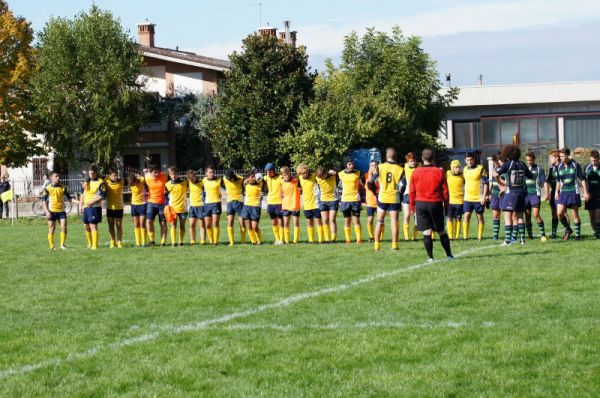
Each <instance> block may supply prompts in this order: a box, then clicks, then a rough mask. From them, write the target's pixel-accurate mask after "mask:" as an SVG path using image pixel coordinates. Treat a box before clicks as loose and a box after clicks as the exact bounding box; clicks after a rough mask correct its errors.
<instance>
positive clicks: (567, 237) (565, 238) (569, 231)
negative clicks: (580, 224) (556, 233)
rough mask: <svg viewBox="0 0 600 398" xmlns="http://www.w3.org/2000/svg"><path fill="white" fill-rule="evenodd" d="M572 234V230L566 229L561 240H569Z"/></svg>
mask: <svg viewBox="0 0 600 398" xmlns="http://www.w3.org/2000/svg"><path fill="white" fill-rule="evenodd" d="M572 234H573V230H572V229H571V228H568V229H567V230H566V231H565V235H564V236H563V240H569V238H570V237H571V235H572Z"/></svg>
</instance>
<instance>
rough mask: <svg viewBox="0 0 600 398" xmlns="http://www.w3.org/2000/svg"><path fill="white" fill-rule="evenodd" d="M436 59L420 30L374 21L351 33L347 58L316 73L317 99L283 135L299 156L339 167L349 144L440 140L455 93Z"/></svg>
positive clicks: (416, 146)
mask: <svg viewBox="0 0 600 398" xmlns="http://www.w3.org/2000/svg"><path fill="white" fill-rule="evenodd" d="M440 88H441V83H440V82H439V80H438V75H437V71H436V69H435V63H434V61H432V60H431V59H430V57H429V55H428V54H427V53H425V52H424V51H423V50H422V48H421V41H420V39H419V38H417V37H409V38H407V37H405V36H403V35H402V33H401V31H400V30H399V28H397V27H396V28H394V30H393V33H392V34H391V35H387V34H385V33H381V32H375V30H374V29H373V28H371V29H369V30H368V31H367V33H366V34H365V35H364V36H363V37H361V38H359V37H358V36H357V34H356V33H352V34H350V35H348V36H346V38H345V42H344V51H343V54H342V63H341V65H340V67H339V68H338V67H335V66H334V65H333V64H332V63H331V62H329V63H328V66H327V71H326V72H325V73H324V75H323V76H321V78H319V79H317V81H316V85H315V99H314V101H312V102H311V103H310V104H308V105H307V106H304V107H303V108H302V110H301V112H300V115H299V117H298V123H297V125H296V126H295V127H294V128H293V129H292V130H291V131H289V132H288V133H287V134H285V135H284V136H283V137H282V138H280V140H279V142H280V145H281V146H282V147H283V148H285V150H286V151H289V152H290V153H291V158H292V161H293V162H294V163H298V162H301V161H303V162H307V163H308V164H309V165H310V166H313V167H315V166H317V165H319V164H323V165H328V166H334V165H337V164H338V163H339V160H340V157H341V156H342V155H344V154H345V153H346V152H347V151H348V150H349V149H351V148H355V147H360V146H365V147H378V148H384V147H387V146H394V147H396V149H398V150H399V152H400V153H404V152H408V151H414V150H420V149H422V148H423V147H425V146H433V147H437V146H438V145H437V142H436V137H437V133H438V130H439V128H440V125H441V122H442V120H443V116H444V114H445V112H446V110H447V108H448V106H449V105H450V104H451V102H452V100H453V99H455V98H456V95H457V92H456V91H455V90H450V92H449V93H447V94H446V95H441V94H440V93H439V90H440Z"/></svg>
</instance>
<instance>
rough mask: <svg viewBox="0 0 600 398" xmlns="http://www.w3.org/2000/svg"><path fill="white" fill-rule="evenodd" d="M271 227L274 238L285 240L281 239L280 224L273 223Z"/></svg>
mask: <svg viewBox="0 0 600 398" xmlns="http://www.w3.org/2000/svg"><path fill="white" fill-rule="evenodd" d="M271 229H273V239H274V240H275V241H283V239H281V236H280V235H279V226H278V225H273V226H272V227H271Z"/></svg>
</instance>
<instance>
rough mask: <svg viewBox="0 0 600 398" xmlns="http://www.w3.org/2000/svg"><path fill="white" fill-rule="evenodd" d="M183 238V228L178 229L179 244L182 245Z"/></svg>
mask: <svg viewBox="0 0 600 398" xmlns="http://www.w3.org/2000/svg"><path fill="white" fill-rule="evenodd" d="M184 239H185V229H180V230H179V244H180V245H183V240H184Z"/></svg>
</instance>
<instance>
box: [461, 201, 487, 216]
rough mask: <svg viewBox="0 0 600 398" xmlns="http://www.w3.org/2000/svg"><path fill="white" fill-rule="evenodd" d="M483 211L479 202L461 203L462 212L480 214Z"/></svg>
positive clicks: (483, 208)
mask: <svg viewBox="0 0 600 398" xmlns="http://www.w3.org/2000/svg"><path fill="white" fill-rule="evenodd" d="M484 211H485V207H484V206H483V205H482V204H481V203H480V202H467V201H465V203H464V204H463V212H465V213H472V212H475V213H477V214H482V213H483V212H484Z"/></svg>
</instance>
